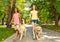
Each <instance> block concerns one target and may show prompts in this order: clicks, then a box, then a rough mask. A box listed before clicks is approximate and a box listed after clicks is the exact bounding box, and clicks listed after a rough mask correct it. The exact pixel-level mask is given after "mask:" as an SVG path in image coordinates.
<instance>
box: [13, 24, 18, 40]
mask: <svg viewBox="0 0 60 42" xmlns="http://www.w3.org/2000/svg"><path fill="white" fill-rule="evenodd" d="M15 27H16V28H17V25H16V26H15ZM15 34H16V35H15V38H14V40H16V38H17V37H18V34H19V31H18V30H16V33H15Z"/></svg>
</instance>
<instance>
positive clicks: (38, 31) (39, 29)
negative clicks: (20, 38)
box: [35, 26, 42, 40]
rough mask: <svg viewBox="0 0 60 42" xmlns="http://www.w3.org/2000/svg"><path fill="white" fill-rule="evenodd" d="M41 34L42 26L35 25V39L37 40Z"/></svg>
mask: <svg viewBox="0 0 60 42" xmlns="http://www.w3.org/2000/svg"><path fill="white" fill-rule="evenodd" d="M41 34H42V27H40V26H37V27H36V28H35V36H36V39H37V40H39V37H40V35H41Z"/></svg>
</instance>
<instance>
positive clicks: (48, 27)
mask: <svg viewBox="0 0 60 42" xmlns="http://www.w3.org/2000/svg"><path fill="white" fill-rule="evenodd" d="M42 27H43V28H47V29H51V30H54V31H57V32H60V26H55V25H42Z"/></svg>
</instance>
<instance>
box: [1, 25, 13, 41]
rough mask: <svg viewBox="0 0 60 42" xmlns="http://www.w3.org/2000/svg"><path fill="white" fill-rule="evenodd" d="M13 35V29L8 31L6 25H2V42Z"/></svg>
mask: <svg viewBox="0 0 60 42" xmlns="http://www.w3.org/2000/svg"><path fill="white" fill-rule="evenodd" d="M13 33H14V29H13V28H10V29H7V28H6V25H0V42H2V41H3V40H5V39H6V38H8V37H9V36H11V35H12V34H13Z"/></svg>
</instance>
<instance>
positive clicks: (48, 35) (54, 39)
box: [3, 25, 60, 42]
mask: <svg viewBox="0 0 60 42" xmlns="http://www.w3.org/2000/svg"><path fill="white" fill-rule="evenodd" d="M26 27H27V29H28V30H27V35H26V37H24V38H23V39H22V40H21V41H20V40H19V38H17V40H16V41H15V42H60V33H59V32H55V31H52V30H49V29H45V28H43V33H42V35H41V37H40V40H33V39H32V29H31V25H27V26H26ZM14 36H15V34H13V35H12V36H11V37H9V38H7V39H6V40H5V41H3V42H13V38H14Z"/></svg>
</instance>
